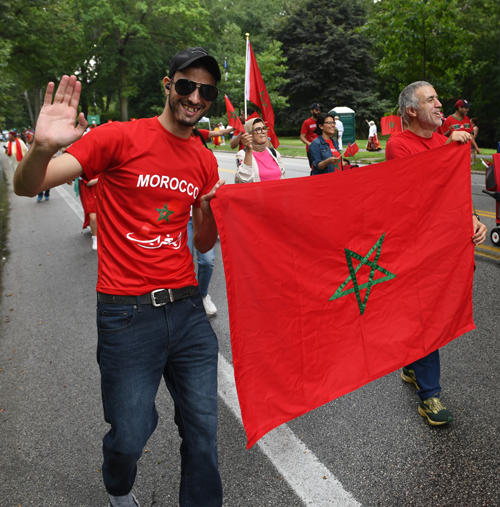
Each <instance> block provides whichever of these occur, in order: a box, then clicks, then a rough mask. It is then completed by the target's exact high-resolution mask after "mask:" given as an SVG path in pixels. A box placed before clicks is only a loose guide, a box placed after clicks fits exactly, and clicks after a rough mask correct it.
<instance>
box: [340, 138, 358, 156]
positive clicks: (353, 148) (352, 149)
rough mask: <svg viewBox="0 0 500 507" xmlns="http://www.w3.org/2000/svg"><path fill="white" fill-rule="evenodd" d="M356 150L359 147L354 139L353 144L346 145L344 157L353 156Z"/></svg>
mask: <svg viewBox="0 0 500 507" xmlns="http://www.w3.org/2000/svg"><path fill="white" fill-rule="evenodd" d="M358 151H359V148H358V145H357V143H356V141H354V143H353V144H351V143H349V144H348V146H347V150H345V151H344V157H354V155H356V153H358Z"/></svg>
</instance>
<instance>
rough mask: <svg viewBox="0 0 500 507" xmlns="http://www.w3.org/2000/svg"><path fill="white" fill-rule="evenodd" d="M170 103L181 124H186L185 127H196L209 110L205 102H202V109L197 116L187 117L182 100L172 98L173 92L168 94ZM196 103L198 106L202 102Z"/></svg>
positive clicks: (171, 109) (175, 116)
mask: <svg viewBox="0 0 500 507" xmlns="http://www.w3.org/2000/svg"><path fill="white" fill-rule="evenodd" d="M168 105H169V107H170V111H172V114H173V116H174V118H175V119H176V120H177V122H178V123H180V124H181V125H184V126H185V127H194V126H195V125H196V124H197V123H198V122H199V121H200V119H201V118H202V117H203V115H204V114H205V113H206V111H207V110H208V107H206V106H205V105H204V104H201V106H202V109H200V112H199V113H198V114H197V115H196V116H192V117H187V116H186V113H185V112H184V108H183V107H182V104H181V103H180V101H179V100H172V95H171V94H170V95H169V96H168ZM196 105H197V106H198V105H200V104H196Z"/></svg>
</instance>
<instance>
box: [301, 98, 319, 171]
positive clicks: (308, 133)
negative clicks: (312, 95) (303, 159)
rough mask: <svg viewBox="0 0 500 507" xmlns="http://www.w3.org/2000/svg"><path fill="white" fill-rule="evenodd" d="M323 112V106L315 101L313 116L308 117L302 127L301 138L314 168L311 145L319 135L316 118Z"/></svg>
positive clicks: (312, 107)
mask: <svg viewBox="0 0 500 507" xmlns="http://www.w3.org/2000/svg"><path fill="white" fill-rule="evenodd" d="M320 114H321V106H320V105H319V104H318V103H317V102H315V103H314V104H312V105H311V117H310V118H307V120H305V121H304V123H303V124H302V128H301V129H300V140H301V141H302V142H303V143H304V144H305V145H306V152H307V159H308V160H309V166H310V167H311V169H312V164H313V163H312V159H311V156H310V155H309V145H310V144H311V143H312V142H313V141H314V140H315V139H316V138H317V137H318V134H316V120H317V119H318V117H319V115H320Z"/></svg>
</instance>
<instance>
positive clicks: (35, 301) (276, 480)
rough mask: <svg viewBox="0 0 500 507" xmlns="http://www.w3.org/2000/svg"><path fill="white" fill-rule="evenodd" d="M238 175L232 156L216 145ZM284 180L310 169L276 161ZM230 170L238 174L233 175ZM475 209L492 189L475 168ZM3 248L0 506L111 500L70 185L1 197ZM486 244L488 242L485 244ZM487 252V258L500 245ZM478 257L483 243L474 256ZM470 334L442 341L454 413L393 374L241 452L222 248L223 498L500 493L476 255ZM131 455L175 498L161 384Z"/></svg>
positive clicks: (88, 265) (482, 500) (217, 289)
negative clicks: (147, 434)
mask: <svg viewBox="0 0 500 507" xmlns="http://www.w3.org/2000/svg"><path fill="white" fill-rule="evenodd" d="M217 156H218V158H219V165H220V167H221V169H220V173H221V176H222V177H225V178H226V179H227V180H228V182H230V181H233V180H234V168H235V166H234V154H220V153H218V154H217ZM285 167H286V168H287V177H299V176H306V175H307V174H308V170H307V166H306V165H305V162H304V161H301V160H299V159H294V160H291V159H286V161H285ZM231 171H232V172H231ZM472 182H473V194H474V202H475V204H476V208H477V209H478V210H480V213H481V214H482V215H483V218H484V221H485V222H486V223H487V224H488V225H489V227H491V226H492V225H493V224H494V218H493V216H494V201H493V199H491V198H489V197H487V196H484V195H483V194H481V184H482V177H480V176H475V175H474V176H473V177H472ZM10 203H11V211H10V235H9V241H8V248H9V251H10V253H9V257H8V260H7V263H6V264H5V266H4V272H3V294H2V298H1V303H0V368H1V371H0V507H19V506H22V507H27V506H43V507H45V506H51V507H52V506H54V507H62V506H64V507H66V506H81V507H93V506H105V505H107V503H106V494H105V491H104V488H103V486H102V479H101V473H100V468H101V445H100V439H101V438H102V436H103V434H104V433H105V432H106V431H107V425H106V423H105V422H104V421H103V418H102V410H101V402H100V388H99V375H98V368H97V364H96V360H95V347H96V332H95V282H96V268H97V256H96V253H95V252H93V251H92V250H91V237H90V233H89V232H87V231H82V229H81V227H82V221H81V209H80V206H79V202H78V200H77V199H75V196H74V193H73V191H72V189H71V187H69V186H67V185H63V186H62V187H58V188H57V189H53V190H52V193H51V199H50V201H49V202H43V203H41V204H37V203H36V199H28V198H20V197H17V196H15V195H13V194H11V196H10ZM488 241H489V240H488ZM486 246H489V247H490V248H492V250H484V253H488V254H491V255H492V256H493V257H495V255H496V254H499V253H500V252H498V249H494V248H493V247H492V245H491V243H489V244H488V245H486ZM478 253H481V252H478ZM476 262H477V270H476V275H475V287H474V305H475V310H474V313H475V322H476V326H477V330H476V331H473V332H471V333H468V334H467V335H465V336H463V337H460V338H458V339H457V340H455V341H453V342H452V343H450V344H449V345H447V346H446V347H445V348H444V349H442V356H441V357H442V384H443V401H444V402H445V404H446V405H447V407H448V408H449V409H450V410H452V411H453V413H454V415H455V421H454V422H453V423H452V424H451V425H450V426H449V427H445V428H431V427H430V426H429V425H428V424H427V423H426V422H425V420H424V419H423V418H422V417H421V416H420V415H419V414H418V413H417V396H416V394H415V391H414V389H413V388H412V387H411V386H409V385H407V384H405V383H403V382H402V381H401V379H400V377H399V372H394V373H392V374H390V375H387V376H385V377H383V378H381V379H379V380H377V381H375V382H372V383H370V384H368V385H366V386H364V387H362V388H360V389H358V390H357V391H355V392H353V393H350V394H348V395H346V396H343V397H342V398H339V399H337V400H335V401H333V402H331V403H329V404H327V405H325V406H323V407H321V408H319V409H317V410H315V411H313V412H311V413H309V414H307V415H305V416H302V417H300V418H298V419H296V420H294V421H292V422H291V423H288V424H287V425H285V426H284V427H281V428H279V429H277V430H274V431H273V432H271V433H270V434H269V435H268V436H267V437H265V438H264V439H263V440H262V441H261V442H260V445H256V446H254V447H253V448H252V449H250V450H248V451H247V450H246V449H245V444H246V439H245V435H244V432H243V428H242V425H241V423H240V420H239V418H238V415H237V414H238V410H237V407H236V406H235V398H234V386H233V385H232V380H231V349H230V341H229V322H228V311H227V302H226V293H225V281H224V271H223V266H222V263H221V255H220V246H219V244H217V245H216V266H215V270H214V275H213V278H212V283H211V286H210V294H211V296H212V299H213V300H214V302H215V304H216V305H217V308H218V314H217V316H215V317H214V318H212V319H211V322H212V325H213V327H214V330H215V331H216V333H217V336H218V337H219V343H220V356H221V357H220V372H221V373H220V388H219V394H220V404H219V412H220V423H219V459H220V468H221V474H222V479H223V484H224V488H225V502H224V505H225V506H231V507H261V506H262V507H264V506H280V507H281V506H283V507H295V506H297V507H299V506H302V505H311V506H320V507H322V506H327V505H333V506H337V507H339V506H340V507H350V506H356V505H363V506H384V507H393V506H394V507H399V506H422V507H424V506H426V507H427V506H429V505H430V506H433V507H436V506H437V507H441V506H443V507H444V506H450V507H451V506H454V507H456V506H458V507H462V506H463V507H475V506H484V505H491V506H498V505H500V480H499V464H500V440H499V438H498V435H499V422H498V421H499V418H498V415H499V413H500V411H499V397H498V391H497V385H498V371H499V362H500V361H499V357H500V350H499V347H498V342H497V337H498V334H499V333H498V330H499V325H498V314H499V305H498V300H497V295H498V286H497V283H498V280H499V279H500V278H499V267H500V264H499V262H498V260H495V259H492V258H487V257H483V256H482V255H477V256H476ZM158 409H159V413H160V423H159V426H158V429H157V430H156V432H155V434H154V435H153V437H152V438H151V440H150V442H149V443H148V446H147V450H146V451H145V452H144V455H143V457H142V459H141V462H140V464H139V474H138V477H137V481H136V486H135V488H134V491H135V493H136V495H137V497H138V499H139V500H140V502H141V505H142V506H143V507H144V506H153V505H154V506H155V507H170V506H174V505H177V494H178V477H179V454H178V447H179V444H180V440H179V437H178V435H177V432H176V430H175V425H174V423H173V417H172V403H171V401H170V399H169V396H168V393H167V390H166V389H165V387H164V386H162V387H161V389H160V392H159V395H158Z"/></svg>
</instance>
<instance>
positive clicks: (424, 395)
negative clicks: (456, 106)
mask: <svg viewBox="0 0 500 507" xmlns="http://www.w3.org/2000/svg"><path fill="white" fill-rule="evenodd" d="M399 109H400V111H401V114H402V117H403V119H404V120H405V121H406V123H407V124H408V130H405V131H404V132H403V133H401V134H399V135H398V136H396V137H391V138H390V139H389V141H388V142H387V147H386V151H385V155H386V159H387V160H391V159H395V158H403V157H407V156H410V155H414V154H416V153H420V152H422V151H425V150H430V149H432V148H438V147H439V146H442V145H444V144H447V143H450V142H454V141H457V142H459V143H462V144H464V143H468V142H470V140H471V136H470V134H469V133H468V132H464V131H454V132H452V133H451V135H450V137H449V138H446V137H445V136H443V135H441V134H438V133H436V132H435V130H436V128H438V127H439V126H440V125H441V116H440V110H441V103H440V102H439V100H438V96H437V93H436V91H435V90H434V88H433V87H432V85H431V84H429V83H427V82H426V81H417V82H415V83H412V84H410V85H408V86H407V87H406V88H404V89H403V91H402V92H401V94H400V96H399ZM473 223H474V234H473V236H472V241H473V242H474V244H476V245H479V244H481V243H482V242H483V241H484V240H485V238H486V226H485V225H484V224H482V223H481V222H480V221H479V217H478V216H477V214H475V213H474V216H473ZM401 377H402V379H403V380H404V381H405V382H408V383H411V384H414V385H415V387H416V388H417V389H418V392H417V394H418V396H419V398H420V403H419V407H418V412H419V413H420V415H422V416H423V417H427V420H428V421H429V424H431V425H433V426H441V425H444V424H448V423H450V422H452V421H453V415H452V414H451V412H450V411H449V410H447V409H446V407H444V405H443V404H442V403H441V401H440V393H441V385H440V361H439V349H437V350H435V351H434V352H431V353H430V354H428V355H427V356H425V357H423V358H422V359H420V360H418V361H415V362H413V363H411V364H408V365H407V366H405V367H404V368H403V370H402V372H401Z"/></svg>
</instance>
